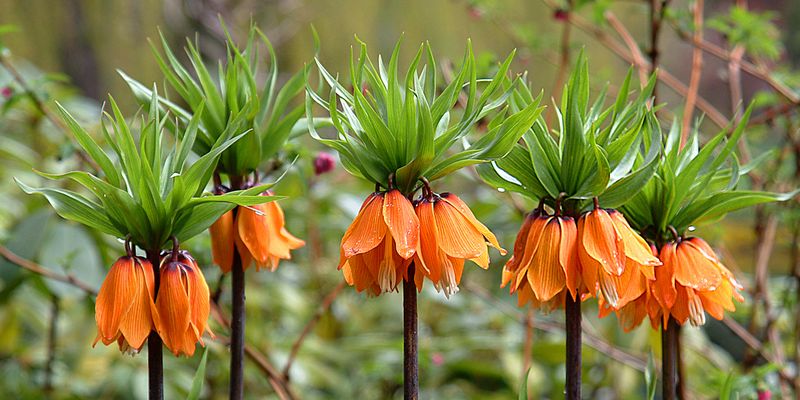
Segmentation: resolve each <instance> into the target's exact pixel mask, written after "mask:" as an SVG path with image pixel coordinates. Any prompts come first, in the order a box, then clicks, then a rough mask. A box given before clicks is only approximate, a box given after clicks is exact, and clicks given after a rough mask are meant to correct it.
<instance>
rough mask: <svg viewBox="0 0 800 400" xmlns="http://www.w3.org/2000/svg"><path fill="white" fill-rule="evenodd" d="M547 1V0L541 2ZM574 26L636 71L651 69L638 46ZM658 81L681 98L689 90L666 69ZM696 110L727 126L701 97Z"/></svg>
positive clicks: (582, 25) (585, 26) (623, 32)
mask: <svg viewBox="0 0 800 400" xmlns="http://www.w3.org/2000/svg"><path fill="white" fill-rule="evenodd" d="M543 1H547V0H543ZM606 19H607V20H608V21H609V23H611V21H618V19H617V18H616V17H615V16H614V14H613V13H611V12H610V11H609V12H606ZM574 21H575V23H576V25H577V26H578V27H579V28H580V29H581V30H583V31H585V32H587V33H589V34H590V35H593V36H594V38H595V39H597V40H598V41H599V42H600V43H602V44H604V45H605V46H606V47H607V48H608V49H609V50H611V51H612V52H614V53H615V54H617V56H619V57H620V58H622V59H623V60H625V61H627V62H629V63H631V64H633V65H634V66H635V67H636V68H637V69H639V70H640V71H641V70H646V71H649V70H650V69H651V64H650V62H648V61H647V60H645V59H644V57H643V56H642V55H641V51H640V50H639V48H638V46H635V42H634V47H633V48H629V49H627V50H626V48H625V47H624V46H623V45H621V44H619V43H618V42H617V41H616V40H614V39H613V38H611V37H609V36H608V35H607V34H606V33H605V32H604V31H603V30H601V29H599V28H596V27H594V26H593V25H591V24H590V23H588V22H587V21H585V20H582V19H578V18H575V19H574ZM612 27H613V28H614V29H616V30H617V32H618V34H619V35H620V36H621V37H632V35H631V34H630V33H629V32H628V30H627V29H626V28H625V26H624V25H622V24H621V23H618V24H616V26H615V25H613V24H612ZM657 73H658V79H659V80H660V81H661V82H662V83H664V84H665V85H667V86H668V87H670V88H671V89H672V90H674V91H675V92H676V93H678V94H680V95H681V96H683V97H686V96H688V95H689V88H688V87H687V86H686V85H685V84H684V83H683V82H681V81H680V80H679V79H678V78H676V77H675V76H674V75H672V74H670V73H669V72H667V70H666V69H664V68H660V69H658V71H657ZM697 108H699V109H700V110H701V111H703V112H704V113H706V115H707V116H708V119H710V120H711V121H712V122H713V123H714V124H715V125H717V126H719V127H720V128H725V127H726V126H728V119H727V118H726V117H725V116H724V115H722V113H721V112H720V111H719V110H717V109H716V108H715V107H714V106H713V105H711V103H709V102H708V101H707V100H706V99H704V98H702V97H699V96H698V97H697Z"/></svg>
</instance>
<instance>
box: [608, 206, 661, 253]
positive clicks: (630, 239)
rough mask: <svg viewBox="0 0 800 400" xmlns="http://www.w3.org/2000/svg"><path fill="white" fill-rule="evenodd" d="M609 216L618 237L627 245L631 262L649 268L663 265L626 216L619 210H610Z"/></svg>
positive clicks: (626, 250)
mask: <svg viewBox="0 0 800 400" xmlns="http://www.w3.org/2000/svg"><path fill="white" fill-rule="evenodd" d="M608 215H609V216H610V217H611V220H612V221H613V223H614V229H615V230H616V231H617V235H619V237H620V238H621V239H622V242H623V243H624V245H625V256H626V257H627V258H630V259H631V260H633V261H635V262H637V263H639V264H641V265H647V266H656V265H661V261H659V259H658V257H656V256H654V255H653V252H652V251H651V250H650V245H648V244H647V242H646V241H645V240H644V239H643V238H642V237H641V236H640V235H639V234H638V233H636V231H634V230H633V228H631V226H630V225H628V221H627V220H625V216H623V215H622V213H621V212H619V211H617V210H609V211H608Z"/></svg>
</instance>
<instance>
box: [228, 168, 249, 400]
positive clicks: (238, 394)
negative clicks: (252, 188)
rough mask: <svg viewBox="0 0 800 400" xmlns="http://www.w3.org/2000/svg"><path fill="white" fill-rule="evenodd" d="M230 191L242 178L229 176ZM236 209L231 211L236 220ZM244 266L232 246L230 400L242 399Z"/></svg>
mask: <svg viewBox="0 0 800 400" xmlns="http://www.w3.org/2000/svg"><path fill="white" fill-rule="evenodd" d="M230 184H231V189H232V190H238V189H242V187H243V178H242V177H239V176H231V177H230ZM236 212H237V209H236V208H234V209H233V217H234V220H235V219H236ZM244 267H245V266H244V265H242V257H241V255H240V254H239V249H237V248H236V246H233V263H232V265H231V303H232V310H231V372H230V374H231V383H230V385H231V386H230V399H231V400H242V398H243V397H244V329H245V310H244V298H245V293H244Z"/></svg>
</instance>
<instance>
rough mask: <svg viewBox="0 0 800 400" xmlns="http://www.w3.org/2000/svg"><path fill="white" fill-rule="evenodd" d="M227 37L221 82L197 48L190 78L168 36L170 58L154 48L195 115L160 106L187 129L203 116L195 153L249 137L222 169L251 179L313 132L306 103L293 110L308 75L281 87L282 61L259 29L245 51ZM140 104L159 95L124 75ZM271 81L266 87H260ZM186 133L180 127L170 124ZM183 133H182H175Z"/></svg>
mask: <svg viewBox="0 0 800 400" xmlns="http://www.w3.org/2000/svg"><path fill="white" fill-rule="evenodd" d="M223 29H225V32H226V35H227V43H226V44H227V58H226V60H225V63H224V64H223V63H222V61H219V62H218V66H217V68H218V71H217V77H216V80H215V78H214V77H213V75H212V73H211V72H210V71H209V70H208V68H207V67H206V65H205V62H204V60H203V59H202V57H201V55H200V52H199V51H198V48H197V45H196V44H193V43H192V42H191V41H189V40H187V42H186V48H185V50H186V54H187V56H188V57H189V60H190V61H191V65H192V72H191V73H190V72H189V71H188V70H187V69H186V68H185V67H184V66H183V65H181V63H180V61H178V58H177V56H176V55H175V54H174V53H173V51H172V50H171V49H170V47H169V45H168V44H167V41H166V39H164V36H163V34H162V35H161V47H162V49H163V52H164V55H163V56H162V54H161V52H159V51H158V49H157V48H156V47H155V45H153V46H152V49H153V54H155V57H156V60H157V61H158V66H159V67H160V69H161V72H162V73H163V74H164V76H165V78H166V81H167V82H169V85H170V86H171V87H172V88H173V89H174V90H175V92H176V93H177V94H178V96H180V98H181V100H183V102H184V103H186V104H187V105H188V107H189V110H185V109H183V108H182V107H181V106H179V105H178V104H177V103H175V102H172V101H170V100H169V99H167V98H166V97H161V96H159V97H158V100H159V102H158V104H159V105H160V106H162V107H163V108H166V109H168V110H170V111H171V112H172V113H173V114H174V115H176V116H178V118H179V119H180V121H181V124H182V125H186V124H188V123H189V122H190V121H191V119H192V118H193V116H195V115H196V116H198V117H199V122H200V124H199V127H200V130H199V132H198V137H197V141H196V142H195V145H194V147H193V148H194V151H195V152H197V153H198V154H206V153H208V152H209V151H211V149H212V148H213V146H214V145H215V144H216V143H217V142H218V140H219V138H221V137H225V136H230V135H231V134H233V133H234V132H236V133H239V132H245V135H244V137H242V138H241V139H240V140H238V141H237V142H236V143H234V144H233V145H232V146H231V148H230V149H228V150H226V151H224V152H223V153H222V156H221V157H220V160H219V170H220V171H221V172H223V173H226V174H230V175H237V176H241V175H246V174H248V173H251V172H253V171H254V170H255V169H256V168H258V166H259V165H260V164H261V163H262V162H263V161H265V160H268V159H271V158H274V157H276V156H277V155H278V152H279V151H280V150H281V149H282V147H283V145H284V144H285V143H286V141H287V140H289V138H290V137H292V136H293V135H294V136H296V135H298V134H301V133H304V132H306V131H307V128H306V121H307V120H306V119H304V118H301V117H302V116H303V106H302V104H300V105H297V106H292V104H291V103H292V100H293V99H295V98H296V97H297V96H298V94H300V92H301V91H302V90H303V88H304V86H305V81H304V77H305V74H306V70H301V71H298V72H297V73H295V74H294V75H293V76H292V77H291V78H289V80H288V81H287V82H286V83H285V84H284V85H283V86H280V85H279V82H278V60H277V57H276V55H275V50H274V49H273V48H272V44H271V43H270V41H269V39H267V37H266V36H265V35H264V34H263V33H262V32H261V31H260V30H259V29H258V28H256V27H255V25H251V26H250V33H249V35H248V37H247V42H246V44H245V46H244V48H243V49H240V48H239V46H238V45H237V44H236V42H234V40H233V38H232V37H231V36H230V34H228V31H227V28H225V26H224V24H223ZM259 45H263V46H264V47H265V48H266V49H267V51H268V53H269V68H267V69H264V67H263V66H262V63H263V60H262V59H261V58H262V57H261V55H260V53H259ZM119 73H120V75H121V76H122V77H123V79H125V81H126V82H127V83H128V85H129V86H130V88H131V90H132V91H133V93H134V95H136V97H137V99H138V100H139V102H140V103H142V104H143V105H145V106H148V105H149V103H150V98H151V97H152V96H153V91H151V90H150V89H148V88H147V86H145V85H143V84H141V83H139V82H138V81H136V80H134V79H133V78H131V77H129V76H128V75H126V74H125V73H124V72H122V71H119ZM265 76H266V78H267V79H266V84H265V85H263V87H259V84H258V82H259V81H260V80H262V79H263V77H265ZM169 126H170V127H171V128H172V129H173V130H177V131H178V132H179V131H180V129H181V128H180V127H179V125H178V124H171V125H169ZM175 133H177V132H175Z"/></svg>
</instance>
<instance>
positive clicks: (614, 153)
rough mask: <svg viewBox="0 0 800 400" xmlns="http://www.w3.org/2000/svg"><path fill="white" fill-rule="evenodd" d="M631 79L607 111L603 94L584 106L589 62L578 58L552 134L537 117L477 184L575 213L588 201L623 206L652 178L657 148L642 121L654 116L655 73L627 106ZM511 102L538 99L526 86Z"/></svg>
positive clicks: (515, 104) (655, 135)
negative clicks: (566, 205) (567, 205)
mask: <svg viewBox="0 0 800 400" xmlns="http://www.w3.org/2000/svg"><path fill="white" fill-rule="evenodd" d="M631 76H632V71H629V72H628V76H627V77H626V78H625V81H624V82H623V84H622V86H621V87H620V90H619V93H618V94H617V97H616V100H615V101H614V104H613V106H611V107H609V108H603V107H604V102H605V91H603V93H601V94H600V95H599V96H598V98H597V99H596V100H595V101H594V102H593V103H592V104H590V103H589V65H588V63H587V61H586V58H585V57H584V56H583V54H581V56H580V57H579V58H578V61H577V65H576V67H575V69H574V70H573V73H572V75H571V77H570V80H569V82H568V83H567V84H566V86H565V89H564V96H563V97H562V99H561V106H560V108H559V109H557V110H556V116H557V118H558V130H557V131H556V133H557V136H556V137H555V138H554V137H553V136H552V135H551V133H550V129H549V128H548V126H547V123H546V121H545V119H544V118H539V119H538V120H537V121H536V123H534V125H533V128H532V129H531V130H529V131H528V132H526V133H525V134H524V136H523V143H520V144H517V145H516V146H514V148H513V149H512V150H511V152H510V153H509V154H508V156H507V157H505V158H503V159H500V160H496V161H494V162H492V163H491V164H487V165H482V166H479V167H478V172H479V173H480V175H481V177H482V178H483V180H484V181H486V182H487V183H489V184H490V185H492V186H494V187H497V188H500V189H503V190H508V191H512V192H516V193H520V194H522V195H524V196H526V197H528V198H530V199H533V200H539V199H547V200H548V202H549V203H550V204H551V205H552V201H553V200H554V199H556V198H559V197H563V198H564V199H566V200H569V201H573V202H574V203H576V204H578V206H577V208H581V204H582V201H583V200H586V199H591V198H593V197H599V198H600V201H601V203H602V205H603V206H605V207H617V206H619V205H621V204H622V203H623V202H624V201H625V200H626V199H628V198H630V196H631V195H633V194H635V193H636V192H637V191H638V190H639V189H641V187H642V186H644V184H645V183H647V181H648V180H649V179H650V177H651V176H652V175H653V173H654V172H655V167H656V165H657V163H656V161H657V159H658V154H659V152H660V150H661V147H660V142H659V140H658V132H657V131H654V130H653V129H650V127H649V126H648V125H646V124H645V121H647V120H648V118H652V117H651V115H652V113H651V111H650V110H649V109H648V108H647V102H648V101H649V97H650V94H651V93H652V90H653V87H654V85H655V82H656V81H655V76H653V77H652V78H651V80H650V82H649V83H648V85H647V87H645V88H644V89H642V91H641V92H640V93H639V95H638V97H635V98H634V99H633V100H632V101H631V100H629V99H630V93H629V87H630V81H631ZM510 101H511V103H512V105H513V108H515V109H519V108H522V107H528V105H529V104H533V103H537V102H538V101H537V100H533V99H532V96H531V94H530V92H529V91H528V90H527V88H525V87H524V86H523V87H522V89H521V90H517V91H515V93H514V96H513V97H512V98H511V100H510ZM637 161H638V163H637ZM635 164H636V166H635ZM562 193H563V196H562Z"/></svg>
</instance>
